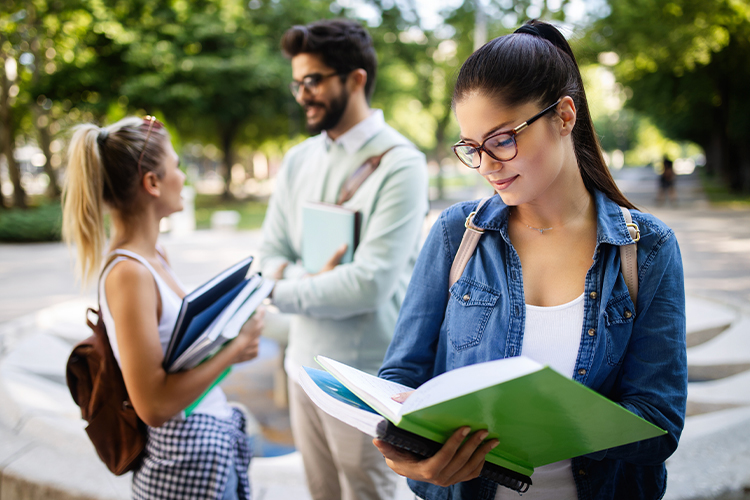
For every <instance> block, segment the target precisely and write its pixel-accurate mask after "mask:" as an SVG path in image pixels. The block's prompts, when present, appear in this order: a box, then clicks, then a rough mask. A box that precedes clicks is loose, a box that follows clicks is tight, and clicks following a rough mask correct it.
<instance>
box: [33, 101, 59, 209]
mask: <svg viewBox="0 0 750 500" xmlns="http://www.w3.org/2000/svg"><path fill="white" fill-rule="evenodd" d="M33 110H34V124H35V125H36V130H37V133H38V134H39V147H40V148H41V149H42V152H43V153H44V156H45V158H47V160H46V161H45V162H44V173H46V174H47V177H49V186H48V187H47V196H49V197H50V198H52V199H58V198H59V197H60V186H59V185H58V183H57V173H56V172H55V169H53V168H52V162H51V158H52V151H50V144H51V143H52V137H51V136H50V132H49V115H48V114H47V112H46V111H45V110H44V108H42V107H41V106H39V105H38V104H34V106H33Z"/></svg>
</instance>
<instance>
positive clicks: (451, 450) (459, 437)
mask: <svg viewBox="0 0 750 500" xmlns="http://www.w3.org/2000/svg"><path fill="white" fill-rule="evenodd" d="M469 432H471V429H470V428H468V427H461V428H460V429H458V430H457V431H456V432H454V433H453V435H452V436H451V437H450V438H448V441H446V442H445V444H444V445H443V447H442V448H440V451H438V452H437V453H436V454H435V455H433V456H431V457H430V458H422V457H418V456H416V455H414V454H413V453H410V452H408V451H406V450H403V449H401V448H397V447H395V446H391V445H390V444H388V443H386V442H384V441H380V440H379V439H374V440H373V441H372V443H373V444H374V445H375V446H376V447H377V448H378V450H380V453H382V454H383V456H384V457H385V463H386V464H388V467H390V468H391V469H393V471H394V472H396V473H397V474H399V475H401V476H406V477H408V478H411V479H415V480H417V481H425V482H428V483H432V484H436V485H438V486H451V485H454V484H456V483H460V482H463V481H468V480H470V479H474V478H476V477H479V473H480V472H482V467H483V466H484V457H485V455H487V453H489V451H490V450H492V449H493V448H494V447H495V446H497V445H498V444H499V441H498V440H497V439H491V440H489V441H487V442H486V443H484V442H483V441H484V440H485V438H487V435H488V432H487V431H486V430H480V431H477V432H475V433H474V434H472V435H471V436H469ZM467 436H469V437H468V439H467ZM464 439H466V441H465V442H464ZM462 443H463V444H462Z"/></svg>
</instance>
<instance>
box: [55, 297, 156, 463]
mask: <svg viewBox="0 0 750 500" xmlns="http://www.w3.org/2000/svg"><path fill="white" fill-rule="evenodd" d="M89 313H94V314H96V316H97V321H96V324H93V323H92V322H91V320H90V319H89ZM86 323H87V324H88V325H89V327H90V328H91V330H93V332H94V334H93V335H92V336H91V337H89V338H87V339H86V340H83V341H81V342H79V343H78V344H77V345H76V346H75V347H74V348H73V352H72V353H71V354H70V357H69V358H68V364H67V370H66V378H67V381H68V388H69V389H70V395H71V396H73V400H74V401H75V402H76V404H77V405H78V406H80V407H81V417H83V419H84V420H85V421H86V422H88V426H87V427H86V433H87V434H88V435H89V439H90V440H91V442H92V443H93V444H94V448H96V452H97V453H98V454H99V458H101V460H102V462H104V464H105V465H106V466H107V468H108V469H109V470H110V471H111V472H112V473H113V474H115V475H118V476H120V475H122V474H125V473H126V472H128V471H130V470H133V469H134V468H136V467H137V466H138V465H139V464H140V461H141V455H142V453H143V449H144V448H145V446H146V424H144V423H143V421H142V420H141V419H140V418H139V417H138V415H137V414H136V413H135V409H134V408H133V405H132V404H131V403H130V398H129V397H128V391H127V389H126V388H125V382H124V380H123V378H122V372H121V371H120V366H119V365H118V364H117V360H116V359H115V356H114V354H113V353H112V346H111V345H110V344H109V338H108V337H107V330H106V328H105V326H104V321H103V319H102V313H101V307H100V308H99V311H95V310H94V309H91V308H89V309H88V310H87V311H86Z"/></svg>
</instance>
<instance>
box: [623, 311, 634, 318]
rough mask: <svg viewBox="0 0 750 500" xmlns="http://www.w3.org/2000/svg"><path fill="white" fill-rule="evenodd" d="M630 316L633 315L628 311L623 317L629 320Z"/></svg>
mask: <svg viewBox="0 0 750 500" xmlns="http://www.w3.org/2000/svg"><path fill="white" fill-rule="evenodd" d="M632 315H633V313H632V312H630V311H625V317H626V318H630V317H631V316H632Z"/></svg>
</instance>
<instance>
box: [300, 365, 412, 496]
mask: <svg viewBox="0 0 750 500" xmlns="http://www.w3.org/2000/svg"><path fill="white" fill-rule="evenodd" d="M289 413H290V417H291V424H292V433H293V434H294V443H295V446H296V447H297V449H298V450H299V451H300V453H301V454H302V460H303V462H304V464H305V475H306V476H307V485H308V488H309V489H310V494H311V496H312V498H313V499H314V500H339V499H341V500H392V499H393V498H394V496H395V494H396V482H397V481H398V479H399V476H398V475H397V474H396V473H395V472H393V471H392V470H391V469H390V468H389V467H388V466H387V465H386V464H385V459H383V455H381V454H380V452H379V451H378V449H377V448H375V446H374V445H373V444H372V438H371V437H370V436H368V435H366V434H364V433H362V432H360V431H358V430H357V429H355V428H354V427H350V426H348V425H346V424H344V423H343V422H341V421H339V420H337V419H335V418H333V417H331V416H329V415H328V414H327V413H325V412H324V411H323V410H321V409H319V408H318V407H317V406H315V403H313V402H312V401H311V400H310V398H309V397H308V396H307V394H305V391H304V390H303V389H302V388H301V387H300V386H299V385H298V384H297V383H295V382H292V381H291V380H290V381H289Z"/></svg>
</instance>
